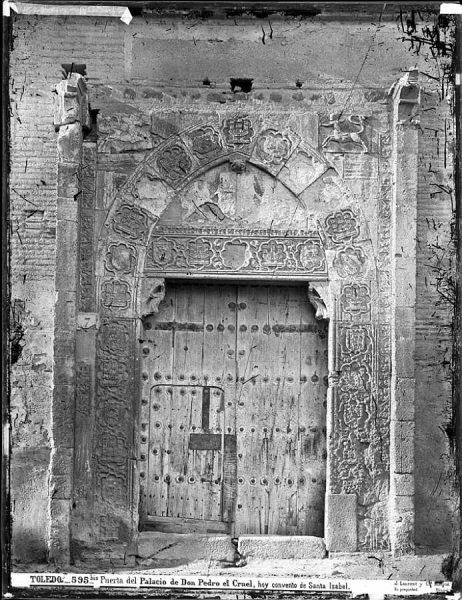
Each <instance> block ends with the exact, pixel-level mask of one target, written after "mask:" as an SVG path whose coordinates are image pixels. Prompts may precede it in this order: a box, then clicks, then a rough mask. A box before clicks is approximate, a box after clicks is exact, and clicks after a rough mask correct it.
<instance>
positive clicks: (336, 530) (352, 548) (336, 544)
mask: <svg viewBox="0 0 462 600" xmlns="http://www.w3.org/2000/svg"><path fill="white" fill-rule="evenodd" d="M326 500H327V502H326V504H327V516H326V534H325V537H326V547H327V550H329V551H336V552H356V551H357V546H358V527H357V516H356V505H357V499H356V494H327V498H326Z"/></svg>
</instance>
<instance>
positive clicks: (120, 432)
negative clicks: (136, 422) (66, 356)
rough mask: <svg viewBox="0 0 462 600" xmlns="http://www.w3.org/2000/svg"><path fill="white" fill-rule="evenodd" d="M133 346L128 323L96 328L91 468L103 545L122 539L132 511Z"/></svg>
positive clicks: (123, 321) (108, 324) (119, 322)
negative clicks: (92, 468)
mask: <svg viewBox="0 0 462 600" xmlns="http://www.w3.org/2000/svg"><path fill="white" fill-rule="evenodd" d="M133 342H134V331H133V324H132V322H131V321H129V320H121V319H118V320H112V321H105V322H103V323H102V324H101V327H100V330H99V332H98V336H97V386H96V402H95V410H96V416H97V418H96V424H95V440H96V444H95V446H94V450H93V464H94V477H95V479H94V480H95V482H97V486H96V487H95V490H96V506H95V509H96V511H97V514H98V513H99V515H100V516H99V518H98V522H99V524H100V527H99V531H97V535H98V536H99V537H100V539H102V540H105V539H120V538H121V537H122V536H123V535H125V533H126V529H127V526H126V525H125V527H124V526H122V524H123V523H125V524H126V522H127V519H128V518H129V517H128V515H129V513H130V509H131V507H130V497H131V488H130V485H131V483H130V482H131V475H130V471H129V464H130V457H131V456H132V454H131V452H132V451H131V439H132V428H133V423H132V418H133V408H132V403H131V397H132V394H133V382H134V371H133V369H134V361H133ZM103 417H104V418H103ZM107 417H109V418H107ZM108 515H109V516H108ZM124 532H125V533H124Z"/></svg>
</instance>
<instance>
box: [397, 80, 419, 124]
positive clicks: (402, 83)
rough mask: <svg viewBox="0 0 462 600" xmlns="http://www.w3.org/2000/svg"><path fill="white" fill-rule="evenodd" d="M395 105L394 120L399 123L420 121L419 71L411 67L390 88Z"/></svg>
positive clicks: (417, 122)
mask: <svg viewBox="0 0 462 600" xmlns="http://www.w3.org/2000/svg"><path fill="white" fill-rule="evenodd" d="M390 94H392V95H393V101H394V105H395V120H396V122H397V123H400V124H411V123H413V124H416V125H418V124H419V123H420V86H419V72H418V71H417V70H416V69H413V70H411V71H409V72H408V73H406V74H405V75H403V77H401V79H399V80H398V82H397V83H396V84H395V85H394V86H393V87H392V88H391V90H390Z"/></svg>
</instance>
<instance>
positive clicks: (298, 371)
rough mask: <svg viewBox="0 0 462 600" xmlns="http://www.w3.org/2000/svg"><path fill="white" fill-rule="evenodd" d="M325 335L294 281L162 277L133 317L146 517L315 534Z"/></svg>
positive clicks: (320, 499)
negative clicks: (155, 305)
mask: <svg viewBox="0 0 462 600" xmlns="http://www.w3.org/2000/svg"><path fill="white" fill-rule="evenodd" d="M326 333H327V332H326V327H325V325H324V324H322V323H319V322H317V321H316V320H315V318H314V311H313V310H312V308H311V306H310V305H309V303H308V300H307V297H306V291H305V289H304V288H302V287H290V286H286V287H282V286H251V285H241V286H237V285H236V286H233V285H226V286H220V285H211V284H198V283H195V284H168V285H167V294H166V297H165V299H164V301H163V302H162V303H161V305H160V309H159V313H158V314H157V315H155V316H153V317H150V318H148V319H147V320H146V321H145V322H144V343H145V344H148V345H149V348H150V349H151V348H152V351H150V352H148V353H147V354H145V355H144V358H143V360H144V366H143V371H144V373H145V378H146V377H148V379H149V381H148V382H147V385H148V386H150V388H149V389H150V401H149V410H147V409H144V415H145V417H144V419H145V420H146V419H147V421H148V422H149V431H148V436H147V437H148V438H149V440H148V442H147V443H148V445H149V460H148V474H147V479H146V481H144V482H142V494H143V506H144V507H145V512H146V515H147V518H148V519H149V518H151V519H154V518H156V519H157V520H159V519H182V520H184V522H185V523H188V522H189V523H191V524H192V525H191V529H190V530H191V531H193V530H194V531H195V530H197V523H198V522H200V521H203V522H207V523H209V524H210V523H214V522H215V523H219V522H222V523H225V524H231V523H232V524H233V531H234V534H235V535H240V534H244V533H256V534H273V535H322V532H323V511H324V494H325V460H326V440H325V397H326V379H327V378H326V375H327V337H326ZM146 374H147V375H146ZM145 389H146V385H145ZM142 411H143V407H142ZM181 527H182V528H184V527H185V525H184V523H182V525H181ZM186 527H187V525H186ZM164 530H165V529H164ZM212 530H213V529H212Z"/></svg>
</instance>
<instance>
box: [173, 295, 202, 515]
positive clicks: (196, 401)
mask: <svg viewBox="0 0 462 600" xmlns="http://www.w3.org/2000/svg"><path fill="white" fill-rule="evenodd" d="M175 287H176V297H175V319H174V321H175V335H174V348H173V373H172V382H173V384H175V386H180V387H179V388H177V387H174V389H175V390H176V395H175V399H176V401H177V402H176V404H175V406H174V407H173V414H172V417H171V418H172V423H175V422H178V421H179V419H181V417H182V423H183V424H184V427H185V428H184V430H182V431H183V433H184V436H185V438H184V442H183V443H181V444H179V445H178V447H175V448H172V449H171V452H172V454H171V462H172V468H173V465H174V464H179V463H180V461H181V462H183V463H184V468H183V472H184V473H183V475H182V477H184V479H183V480H182V481H175V482H174V483H173V484H171V490H170V494H171V495H172V502H174V503H175V505H177V504H179V503H180V499H181V498H183V501H182V502H183V509H184V510H185V511H186V512H190V505H191V498H192V501H193V506H194V511H195V512H196V514H195V515H194V517H193V518H202V516H203V511H202V504H203V496H202V490H203V486H202V485H201V481H200V479H201V476H200V473H201V470H202V468H203V466H202V465H201V457H200V456H199V455H197V453H192V454H191V453H190V452H189V449H188V439H189V433H191V432H193V433H194V432H198V431H200V429H201V426H202V393H201V390H200V389H199V388H197V387H190V386H198V385H199V384H201V383H203V382H202V351H203V350H202V349H203V338H204V289H203V286H202V285H201V284H193V285H188V284H186V283H185V284H176V286H175ZM183 386H184V387H183ZM183 410H185V411H187V414H186V413H183ZM180 456H181V457H180ZM191 459H192V463H191V462H190V460H191ZM186 482H187V486H186ZM182 488H184V489H182Z"/></svg>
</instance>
